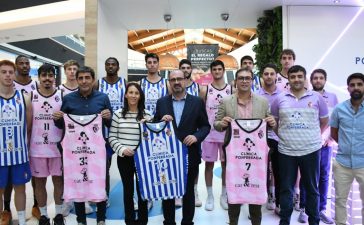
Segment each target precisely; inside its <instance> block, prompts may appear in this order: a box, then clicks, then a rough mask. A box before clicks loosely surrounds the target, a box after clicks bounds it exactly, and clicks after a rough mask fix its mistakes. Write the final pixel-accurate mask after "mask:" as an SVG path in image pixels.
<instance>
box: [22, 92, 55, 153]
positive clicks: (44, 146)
mask: <svg viewBox="0 0 364 225" xmlns="http://www.w3.org/2000/svg"><path fill="white" fill-rule="evenodd" d="M31 99H32V108H33V123H32V135H31V137H30V148H29V149H30V152H29V153H30V156H31V157H40V158H55V157H61V154H60V152H59V150H58V148H57V143H58V142H59V141H60V140H61V137H62V130H61V129H58V128H57V127H56V126H55V125H54V121H53V116H52V114H53V112H56V111H59V110H60V109H61V105H62V92H61V91H60V90H56V91H54V93H53V94H52V95H51V96H48V97H46V96H43V95H42V94H41V93H39V91H38V90H34V91H32V94H31Z"/></svg>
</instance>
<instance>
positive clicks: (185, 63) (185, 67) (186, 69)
mask: <svg viewBox="0 0 364 225" xmlns="http://www.w3.org/2000/svg"><path fill="white" fill-rule="evenodd" d="M179 69H180V70H181V71H182V72H183V74H184V76H185V78H186V92H187V93H188V94H190V95H193V96H200V86H199V84H198V83H196V82H194V81H193V80H192V77H191V75H192V63H191V61H190V60H188V59H182V60H181V61H180V62H179ZM200 151H201V147H200ZM197 183H198V174H197V177H196V180H195V185H194V191H195V206H196V207H201V206H202V201H201V200H200V198H199V195H198V190H197ZM181 205H182V201H181V199H178V198H176V206H181Z"/></svg>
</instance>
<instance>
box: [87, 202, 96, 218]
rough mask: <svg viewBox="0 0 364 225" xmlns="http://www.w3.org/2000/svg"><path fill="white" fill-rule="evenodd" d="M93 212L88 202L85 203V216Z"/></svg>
mask: <svg viewBox="0 0 364 225" xmlns="http://www.w3.org/2000/svg"><path fill="white" fill-rule="evenodd" d="M93 212H94V209H93V208H92V207H91V206H90V203H89V202H85V213H86V215H88V214H91V213H93Z"/></svg>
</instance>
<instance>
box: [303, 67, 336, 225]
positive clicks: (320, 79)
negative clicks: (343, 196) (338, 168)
mask: <svg viewBox="0 0 364 225" xmlns="http://www.w3.org/2000/svg"><path fill="white" fill-rule="evenodd" d="M326 80H327V73H326V71H325V70H323V69H315V70H314V71H313V72H312V73H311V77H310V81H311V85H312V88H313V90H314V91H317V92H318V93H320V94H321V95H322V97H323V98H324V100H325V102H326V104H327V107H328V108H329V112H330V114H331V112H332V110H333V109H334V107H335V106H336V105H337V104H338V99H337V96H336V95H335V94H334V93H331V92H328V91H326V90H325V89H324V88H325V84H326ZM332 147H333V141H332V139H331V138H330V129H329V128H328V129H326V130H325V131H324V133H322V148H321V159H320V179H319V192H320V208H319V210H320V220H321V221H322V222H324V223H326V224H333V223H334V221H333V220H332V219H331V218H330V217H329V216H327V214H326V204H327V193H328V189H329V175H330V166H331V156H332Z"/></svg>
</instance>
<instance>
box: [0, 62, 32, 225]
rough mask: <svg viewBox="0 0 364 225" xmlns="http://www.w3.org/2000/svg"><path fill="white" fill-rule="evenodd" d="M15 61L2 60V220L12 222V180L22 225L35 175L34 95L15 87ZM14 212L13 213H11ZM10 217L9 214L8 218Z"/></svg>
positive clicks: (0, 130)
mask: <svg viewBox="0 0 364 225" xmlns="http://www.w3.org/2000/svg"><path fill="white" fill-rule="evenodd" d="M14 79H15V65H14V63H13V62H11V61H8V60H2V61H0V109H1V111H0V135H1V137H2V142H3V143H2V145H1V147H0V159H1V160H0V212H2V213H1V216H0V217H1V218H0V221H1V223H2V224H9V222H10V220H11V214H10V211H4V212H3V204H2V203H3V194H4V191H5V187H6V186H7V184H8V183H9V184H10V185H12V186H13V187H14V190H15V208H16V210H17V211H18V219H19V224H20V225H25V201H26V196H25V184H26V183H27V182H29V180H30V179H31V172H30V166H29V159H28V137H27V134H28V135H29V134H30V130H29V129H30V127H31V121H32V107H31V103H30V97H29V96H27V95H23V94H22V92H21V91H18V90H14V86H13V85H14V84H13V81H14ZM9 214H10V215H9ZM5 217H6V218H5Z"/></svg>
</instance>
